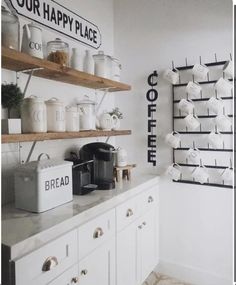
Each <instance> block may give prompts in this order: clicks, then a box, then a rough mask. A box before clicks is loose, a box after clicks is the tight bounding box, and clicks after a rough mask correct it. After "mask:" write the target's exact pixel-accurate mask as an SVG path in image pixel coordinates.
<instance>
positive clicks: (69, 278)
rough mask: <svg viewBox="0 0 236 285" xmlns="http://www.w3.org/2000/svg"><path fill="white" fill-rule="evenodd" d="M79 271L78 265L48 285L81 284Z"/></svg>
mask: <svg viewBox="0 0 236 285" xmlns="http://www.w3.org/2000/svg"><path fill="white" fill-rule="evenodd" d="M78 270H79V267H78V264H76V265H74V266H73V267H72V268H70V269H68V270H67V271H66V272H64V273H62V274H61V275H60V276H59V277H58V278H56V279H55V280H54V281H52V282H50V283H49V284H48V285H76V284H79V277H78Z"/></svg>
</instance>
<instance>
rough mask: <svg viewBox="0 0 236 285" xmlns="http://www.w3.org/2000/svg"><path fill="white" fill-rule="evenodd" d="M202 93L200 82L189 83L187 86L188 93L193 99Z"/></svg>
mask: <svg viewBox="0 0 236 285" xmlns="http://www.w3.org/2000/svg"><path fill="white" fill-rule="evenodd" d="M201 91H202V87H201V85H200V84H199V83H198V82H194V81H189V83H188V85H187V86H186V92H187V93H188V94H189V95H191V96H192V97H194V98H195V97H197V96H198V95H199V94H200V93H201Z"/></svg>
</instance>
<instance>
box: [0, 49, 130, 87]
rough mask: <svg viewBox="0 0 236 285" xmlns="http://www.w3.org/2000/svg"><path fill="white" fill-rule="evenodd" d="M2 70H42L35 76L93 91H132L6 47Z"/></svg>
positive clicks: (122, 85) (108, 80)
mask: <svg viewBox="0 0 236 285" xmlns="http://www.w3.org/2000/svg"><path fill="white" fill-rule="evenodd" d="M2 68H5V69H8V70H12V71H25V70H29V69H35V68H42V69H41V70H35V71H34V74H33V75H34V76H36V77H41V78H45V79H50V80H55V81H60V82H63V83H68V84H73V85H78V86H83V87H87V88H92V89H108V91H109V92H116V91H128V90H131V86H130V85H128V84H124V83H121V82H117V81H113V80H110V79H106V78H102V77H98V76H95V75H92V74H88V73H86V72H82V71H78V70H75V69H72V68H69V67H64V66H61V65H59V64H56V63H53V62H50V61H48V60H45V59H40V58H37V57H32V56H30V55H28V54H25V53H22V52H18V51H15V50H12V49H8V48H4V47H2Z"/></svg>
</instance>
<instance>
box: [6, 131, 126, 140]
mask: <svg viewBox="0 0 236 285" xmlns="http://www.w3.org/2000/svg"><path fill="white" fill-rule="evenodd" d="M130 134H131V131H130V130H117V131H100V130H96V131H80V132H64V133H35V134H15V135H2V143H17V142H31V141H46V140H61V139H78V138H91V137H111V136H125V135H130Z"/></svg>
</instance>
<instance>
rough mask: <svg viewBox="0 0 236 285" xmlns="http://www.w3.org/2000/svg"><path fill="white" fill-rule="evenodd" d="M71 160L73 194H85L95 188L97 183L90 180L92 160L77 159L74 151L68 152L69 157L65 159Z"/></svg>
mask: <svg viewBox="0 0 236 285" xmlns="http://www.w3.org/2000/svg"><path fill="white" fill-rule="evenodd" d="M66 160H67V161H72V162H73V166H72V178H73V179H72V180H73V194H74V195H85V194H88V193H90V192H92V191H94V190H96V189H97V185H95V184H93V183H92V182H91V180H92V179H91V172H92V165H93V163H94V161H93V160H86V161H84V160H82V159H79V157H78V156H77V154H76V153H75V152H71V153H70V157H69V158H67V159H66Z"/></svg>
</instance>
